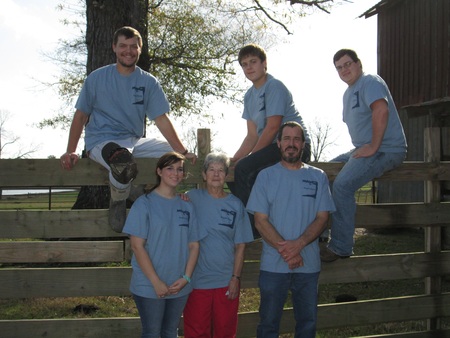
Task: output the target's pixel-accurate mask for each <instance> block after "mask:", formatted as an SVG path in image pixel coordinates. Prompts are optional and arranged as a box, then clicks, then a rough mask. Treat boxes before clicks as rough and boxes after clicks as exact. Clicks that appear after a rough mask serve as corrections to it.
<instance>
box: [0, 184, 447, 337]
mask: <svg viewBox="0 0 450 338" xmlns="http://www.w3.org/2000/svg"><path fill="white" fill-rule="evenodd" d="M76 196H77V192H67V193H57V194H56V193H55V194H52V198H51V204H50V208H51V209H52V210H53V209H70V208H71V207H72V205H73V203H74V201H75V200H76ZM368 196H369V197H368ZM370 196H371V192H370V188H369V189H366V190H365V191H362V192H360V195H359V198H361V199H362V198H364V199H365V201H364V202H371V198H370ZM48 208H49V197H48V195H46V194H39V195H21V196H3V198H2V199H1V200H0V210H16V209H48ZM355 242H356V244H355V249H354V251H355V253H356V254H358V255H369V254H382V253H398V252H417V251H423V246H424V234H423V230H422V229H413V230H411V229H409V230H408V229H394V230H389V231H387V230H384V231H365V230H363V229H359V230H358V231H357V234H356V240H355ZM127 264H128V262H123V265H127ZM1 267H2V265H1V264H0V268H1ZM443 284H444V291H450V283H449V282H447V281H445V282H444V283H443ZM424 287H425V286H424V281H423V280H422V279H420V280H400V281H383V282H370V283H369V282H367V283H349V284H327V285H321V286H320V287H319V303H320V304H326V303H334V302H335V301H336V297H337V296H339V295H343V294H347V295H353V296H355V297H356V298H357V300H367V299H380V298H388V297H398V296H407V295H416V294H423V293H424ZM80 305H81V306H80ZM258 306H259V292H258V289H245V290H243V291H242V293H241V303H240V308H239V311H240V312H247V311H257V310H258ZM286 306H287V307H290V306H291V304H290V302H289V301H288V303H287V304H286ZM130 316H138V313H137V310H136V307H135V304H134V302H133V300H132V299H131V298H130V297H89V298H54V299H46V298H40V299H19V300H0V319H38V318H39V319H40V318H49V319H53V318H74V317H79V318H84V317H96V318H104V317H130ZM425 325H426V324H425V322H424V321H414V322H406V323H388V324H382V325H376V326H370V327H356V328H342V329H336V330H323V331H320V332H318V335H317V337H321V338H331V337H333V338H339V337H351V336H362V335H373V334H386V333H397V332H405V331H412V330H425V329H426V326H425ZM283 337H291V335H284V336H283Z"/></svg>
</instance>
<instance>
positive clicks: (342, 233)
mask: <svg viewBox="0 0 450 338" xmlns="http://www.w3.org/2000/svg"><path fill="white" fill-rule="evenodd" d="M352 152H353V150H352V151H350V152H348V153H345V154H342V155H340V156H338V157H336V158H335V159H333V160H331V161H330V162H346V164H345V165H344V167H343V168H342V170H341V171H340V172H339V174H338V175H337V176H336V179H335V180H334V182H333V185H332V195H333V200H334V203H335V205H336V212H334V213H332V215H331V219H332V225H331V240H330V242H329V244H328V248H329V249H330V250H331V251H333V252H334V253H336V254H338V255H340V256H350V255H352V254H353V245H354V240H353V234H354V232H355V213H356V200H355V193H356V191H357V190H358V189H359V188H361V187H362V186H363V185H364V184H366V183H367V182H369V181H371V180H372V179H374V178H376V177H380V176H381V175H383V173H384V172H386V171H388V170H391V169H394V168H395V167H398V166H399V165H400V164H402V162H403V160H404V159H405V155H406V154H405V153H382V152H378V153H376V154H375V155H373V156H371V157H362V158H354V157H352V156H351V154H352Z"/></svg>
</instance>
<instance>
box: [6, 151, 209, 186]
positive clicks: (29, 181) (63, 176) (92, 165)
mask: <svg viewBox="0 0 450 338" xmlns="http://www.w3.org/2000/svg"><path fill="white" fill-rule="evenodd" d="M136 162H137V164H138V169H139V174H138V177H137V178H136V180H135V181H134V183H136V184H147V183H155V182H156V176H155V168H156V163H157V159H152V158H147V159H142V158H138V159H136ZM200 162H201V161H199V163H200ZM199 163H198V164H197V165H192V164H191V163H190V162H189V161H188V162H186V169H187V172H188V173H189V174H188V175H187V178H186V182H189V183H195V182H198V181H199V180H201V175H200V171H199V169H200V165H199ZM108 182H109V179H108V172H107V170H106V169H105V168H103V167H102V166H100V165H99V164H97V163H96V162H94V161H92V160H90V159H80V160H79V161H78V163H77V164H76V165H75V166H74V168H73V169H72V170H70V171H66V170H63V169H62V168H61V165H60V163H59V160H57V159H52V160H50V159H17V160H16V159H1V160H0V187H3V188H7V187H78V186H83V185H108V184H109V183H108Z"/></svg>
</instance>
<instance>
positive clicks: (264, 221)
mask: <svg viewBox="0 0 450 338" xmlns="http://www.w3.org/2000/svg"><path fill="white" fill-rule="evenodd" d="M255 227H256V229H257V230H258V231H259V234H260V235H261V237H262V239H263V240H264V241H265V242H266V243H267V244H269V245H270V246H272V247H273V248H275V249H276V250H277V251H278V252H279V253H280V255H281V256H283V254H282V253H281V252H280V250H281V249H282V246H281V245H280V243H284V242H285V240H284V238H283V237H282V236H281V235H280V234H279V233H278V231H277V230H276V229H275V228H274V226H273V225H272V224H271V223H270V222H269V216H268V215H266V214H262V213H259V212H255ZM283 258H284V257H283ZM285 261H286V263H287V264H288V266H289V269H295V268H298V267H300V266H302V265H303V259H302V257H301V255H300V251H297V255H293V257H291V258H290V259H285Z"/></svg>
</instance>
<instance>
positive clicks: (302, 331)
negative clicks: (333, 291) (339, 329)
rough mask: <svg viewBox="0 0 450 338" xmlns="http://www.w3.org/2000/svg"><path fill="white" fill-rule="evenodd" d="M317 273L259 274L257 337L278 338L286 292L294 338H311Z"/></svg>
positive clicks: (314, 332) (313, 325)
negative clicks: (290, 306)
mask: <svg viewBox="0 0 450 338" xmlns="http://www.w3.org/2000/svg"><path fill="white" fill-rule="evenodd" d="M318 282H319V272H317V273H273V272H267V271H260V274H259V291H260V294H261V303H260V306H259V318H260V319H259V324H258V328H257V332H256V337H257V338H278V336H279V331H280V321H281V315H282V314H283V306H284V303H285V302H286V299H287V296H288V291H289V290H290V291H291V295H292V304H293V306H294V318H295V322H296V324H295V338H300V337H301V338H314V337H315V336H316V324H317V302H318V300H317V297H318V296H317V293H318Z"/></svg>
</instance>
